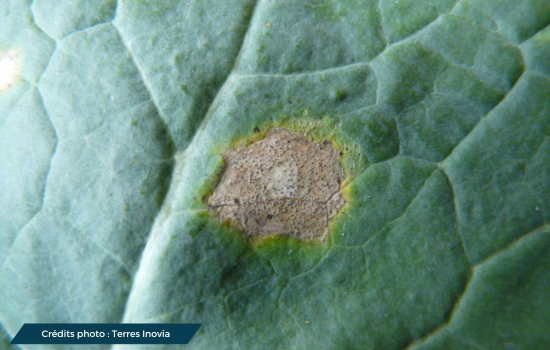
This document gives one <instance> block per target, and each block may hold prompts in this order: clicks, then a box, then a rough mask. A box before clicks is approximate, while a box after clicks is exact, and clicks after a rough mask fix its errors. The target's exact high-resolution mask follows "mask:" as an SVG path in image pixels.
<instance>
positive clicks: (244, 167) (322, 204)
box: [208, 128, 345, 241]
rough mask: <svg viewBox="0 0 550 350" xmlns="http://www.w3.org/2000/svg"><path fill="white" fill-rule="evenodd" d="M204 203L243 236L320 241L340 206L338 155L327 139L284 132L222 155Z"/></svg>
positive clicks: (275, 131) (274, 132) (280, 130)
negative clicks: (214, 184) (220, 167)
mask: <svg viewBox="0 0 550 350" xmlns="http://www.w3.org/2000/svg"><path fill="white" fill-rule="evenodd" d="M224 158H225V164H226V165H225V169H224V171H223V174H222V176H221V180H220V183H219V184H218V185H217V187H216V188H215V190H214V192H213V194H212V196H211V197H210V199H209V201H208V204H209V205H210V207H211V208H212V209H213V210H214V211H215V213H216V216H218V217H219V218H220V219H221V220H222V221H225V220H229V221H230V222H231V223H232V224H233V225H235V226H237V227H239V228H241V229H242V230H244V231H245V232H246V233H247V235H248V236H250V237H257V236H269V235H274V234H281V235H287V236H293V237H297V238H300V239H303V240H321V241H323V240H324V239H325V237H326V235H327V233H328V226H329V220H330V219H331V217H333V216H334V215H335V214H336V213H337V212H338V210H339V209H340V208H341V207H342V206H343V205H344V203H345V200H344V198H343V196H342V195H341V193H340V184H341V181H342V179H343V178H344V171H343V169H342V166H341V164H340V155H339V152H338V151H337V150H335V149H334V148H333V146H332V143H331V142H329V141H325V142H318V141H308V140H307V139H306V138H304V137H302V136H301V135H298V134H296V133H293V132H291V131H289V130H286V129H284V128H273V129H271V130H270V131H269V132H268V134H267V136H266V137H265V138H264V139H263V140H261V141H259V142H256V143H254V144H252V145H250V146H249V147H247V148H243V149H239V150H236V151H232V152H230V153H229V154H227V155H226V156H225V157H224Z"/></svg>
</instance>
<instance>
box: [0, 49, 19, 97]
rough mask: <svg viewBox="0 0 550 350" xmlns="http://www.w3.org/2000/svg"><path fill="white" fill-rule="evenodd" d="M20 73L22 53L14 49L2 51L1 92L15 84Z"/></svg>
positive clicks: (0, 62) (0, 56)
mask: <svg viewBox="0 0 550 350" xmlns="http://www.w3.org/2000/svg"><path fill="white" fill-rule="evenodd" d="M20 73H21V69H20V55H19V54H17V52H15V51H13V50H11V51H5V52H0V92H2V91H5V90H7V89H9V88H10V87H12V86H13V85H15V83H17V81H18V80H19V75H20Z"/></svg>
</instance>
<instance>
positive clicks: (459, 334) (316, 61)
mask: <svg viewBox="0 0 550 350" xmlns="http://www.w3.org/2000/svg"><path fill="white" fill-rule="evenodd" d="M0 17H1V19H0V57H6V56H9V57H11V59H13V60H14V61H15V62H16V63H17V69H18V71H17V75H16V77H15V78H14V79H13V82H12V84H11V85H10V86H9V87H8V88H5V89H3V91H0V188H1V190H0V322H1V325H2V328H0V347H2V348H6V349H8V348H11V347H9V345H8V343H9V340H8V339H9V338H10V337H13V336H14V334H15V333H16V332H17V331H18V330H19V328H20V327H21V326H22V324H23V323H31V322H56V323H66V322H109V323H117V322H199V323H202V324H203V325H202V327H201V328H200V330H199V332H198V333H197V335H196V336H195V337H194V338H193V340H192V341H191V343H190V345H188V346H181V347H186V348H190V349H241V348H242V349H271V348H273V349H415V350H416V349H545V348H550V333H549V332H548V325H549V324H550V297H549V295H550V294H549V293H548V291H549V290H550V260H549V257H550V229H549V227H548V220H549V219H550V141H549V140H550V137H549V135H550V26H549V24H550V5H549V4H548V2H547V1H546V0H523V1H521V0H499V1H481V0H479V1H478V0H460V1H450V0H439V1H430V2H424V1H412V0H400V1H393V0H392V1H389V0H387V1H386V0H381V1H349V0H333V1H317V0H309V1H301V0H299V1H294V2H280V1H275V0H258V1H253V0H227V1H216V0H188V1H175V0H172V1H160V0H156V1H142V0H131V1H130V0H119V1H118V2H117V1H114V0H102V1H80V0H57V1H46V0H35V1H30V0H7V1H3V2H1V3H0ZM274 125H298V126H299V128H302V129H303V128H306V129H307V130H309V131H310V132H312V135H314V134H315V133H316V132H318V133H320V134H322V132H321V131H319V130H321V129H322V130H324V131H323V132H324V133H325V134H327V133H328V134H330V135H337V137H338V138H339V140H344V141H345V144H344V146H343V147H344V148H345V149H346V154H348V153H349V154H351V153H352V152H355V151H358V152H359V153H360V156H361V158H362V160H361V161H360V162H359V163H357V167H355V168H351V170H350V174H349V175H350V176H349V179H348V180H349V181H347V182H345V188H344V191H345V193H346V194H347V196H348V203H347V205H346V207H345V209H344V210H343V211H342V212H341V213H340V214H339V215H338V217H337V218H336V219H335V220H334V221H333V222H332V223H331V226H330V234H329V239H328V241H327V242H326V243H324V244H310V243H307V242H300V241H297V240H293V239H290V238H275V239H271V240H266V241H261V242H259V243H251V242H249V241H248V240H247V239H246V238H245V236H244V235H243V234H242V233H239V232H236V231H234V230H233V229H230V228H228V227H227V226H226V225H222V224H220V223H219V222H217V221H216V220H215V219H213V218H212V216H211V213H210V211H209V210H208V207H207V204H206V202H205V200H204V198H203V197H204V196H205V195H207V194H208V193H209V191H211V190H212V186H213V184H214V183H215V179H216V176H218V175H219V172H220V169H221V168H222V167H223V157H222V153H223V151H224V150H225V149H227V148H231V147H235V144H236V143H238V141H242V140H246V139H250V138H252V137H254V135H255V129H256V131H257V130H258V129H259V130H260V131H261V132H265V131H267V130H268V129H269V128H270V127H272V126H274ZM318 129H319V130H318ZM348 148H349V149H348ZM354 150H355V151H354ZM22 347H23V348H25V349H26V348H29V349H50V348H55V347H54V346H47V345H32V346H28V345H24V346H22ZM149 347H150V346H148V345H143V346H141V348H144V349H145V348H149ZM82 348H94V349H95V348H97V349H106V348H113V349H122V348H126V347H125V346H121V345H115V346H107V345H105V346H99V345H97V346H88V347H85V346H83V347H82ZM128 348H130V347H128ZM131 348H135V346H133V347H131ZM155 348H158V347H155ZM165 348H180V346H165Z"/></svg>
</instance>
